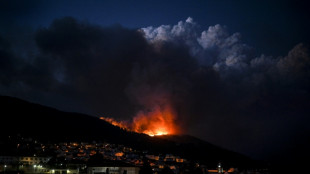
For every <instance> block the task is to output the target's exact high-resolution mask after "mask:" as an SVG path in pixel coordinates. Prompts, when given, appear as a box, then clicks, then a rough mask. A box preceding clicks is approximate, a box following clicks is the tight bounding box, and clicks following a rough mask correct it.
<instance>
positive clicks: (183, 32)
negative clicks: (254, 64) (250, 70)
mask: <svg viewBox="0 0 310 174" xmlns="http://www.w3.org/2000/svg"><path fill="white" fill-rule="evenodd" d="M142 31H143V32H144V33H145V38H146V39H147V40H148V41H149V42H150V43H156V42H173V43H177V44H185V45H187V46H188V47H189V49H190V52H191V55H192V56H193V57H195V58H197V59H198V60H199V62H200V63H201V64H202V65H207V66H213V67H214V69H215V70H217V71H219V72H222V71H225V70H226V69H230V68H233V69H239V70H240V69H244V68H246V67H247V64H246V62H247V61H248V56H247V55H246V52H247V51H248V50H249V46H247V45H246V44H243V43H241V41H240V37H241V36H240V34H239V33H234V34H232V35H229V33H228V32H227V30H226V28H225V27H223V26H221V25H219V24H216V25H214V26H210V27H209V28H208V30H204V31H202V32H200V31H199V26H198V25H197V24H196V23H195V22H194V20H193V19H192V18H191V17H188V18H187V19H186V20H185V22H183V21H180V22H178V24H176V25H173V26H170V25H161V26H159V27H157V28H156V27H152V26H150V27H146V28H142Z"/></svg>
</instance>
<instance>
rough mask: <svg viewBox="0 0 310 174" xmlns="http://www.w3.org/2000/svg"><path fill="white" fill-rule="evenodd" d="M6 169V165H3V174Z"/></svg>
mask: <svg viewBox="0 0 310 174" xmlns="http://www.w3.org/2000/svg"><path fill="white" fill-rule="evenodd" d="M6 167H7V165H4V169H3V174H5V168H6Z"/></svg>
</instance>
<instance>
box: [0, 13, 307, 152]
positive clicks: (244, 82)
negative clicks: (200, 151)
mask: <svg viewBox="0 0 310 174" xmlns="http://www.w3.org/2000/svg"><path fill="white" fill-rule="evenodd" d="M14 32H17V33H20V32H23V31H14ZM17 36H19V39H12V38H6V37H4V36H2V37H0V56H1V60H0V61H1V64H0V68H1V69H0V72H1V75H0V80H1V84H0V89H1V94H2V95H14V96H18V97H22V98H26V99H29V100H32V101H38V102H40V103H42V104H47V105H51V106H54V107H57V108H61V109H65V110H68V111H77V112H86V113H90V114H92V115H98V116H99V115H100V116H108V117H115V118H122V119H127V120H130V119H131V118H132V117H133V116H134V115H135V114H136V113H137V112H138V111H140V110H150V109H152V107H153V106H154V105H165V104H167V103H169V104H171V105H173V107H174V108H175V110H176V112H177V114H178V117H177V120H176V121H177V124H179V125H181V126H182V128H184V132H183V133H192V134H194V135H199V136H200V137H202V138H204V139H206V140H208V141H210V142H213V143H216V144H219V145H222V146H224V147H228V148H231V149H233V150H237V151H242V152H244V153H246V152H250V151H251V150H248V149H253V148H254V147H255V149H257V151H258V152H253V151H251V152H252V155H259V154H260V151H267V150H270V149H266V148H267V147H271V146H270V144H272V140H274V141H278V142H280V143H281V142H285V141H286V140H287V141H289V140H291V139H292V137H294V135H295V133H298V132H300V130H299V129H298V127H305V122H306V121H307V120H308V118H307V117H306V116H307V113H309V109H308V108H309V107H310V106H309V103H310V101H309V99H310V96H309V84H310V82H309V79H310V77H309V76H310V74H309V72H310V71H309V68H310V63H309V62H310V56H309V48H308V47H307V46H305V45H304V44H299V45H297V46H295V47H294V48H293V49H292V50H291V51H290V52H289V53H288V55H287V56H283V57H272V56H266V55H260V56H257V55H255V54H254V53H253V52H254V51H253V49H252V48H251V47H250V46H248V45H246V44H244V43H243V42H242V41H241V34H239V33H234V34H230V33H228V32H227V30H226V28H225V27H224V26H221V25H214V26H210V27H209V28H208V29H207V30H204V31H199V26H198V25H197V24H196V23H195V22H194V21H193V19H192V18H188V19H187V20H186V21H180V22H179V23H178V24H176V25H173V26H170V25H162V26H159V27H147V28H142V29H140V30H130V29H126V28H123V27H122V26H119V25H115V26H110V27H102V26H97V25H93V24H90V23H88V22H81V21H77V20H76V19H74V18H71V17H66V18H62V19H56V20H54V22H53V23H52V24H51V25H50V26H49V27H46V28H40V29H38V30H37V31H36V32H34V33H31V34H27V35H25V34H19V35H17ZM21 40H22V41H26V42H20V41H21ZM17 43H18V44H17ZM22 43H24V44H25V43H26V44H25V46H24V47H22V46H19V45H23V44H22ZM33 43H35V44H33ZM21 47H22V48H23V49H21ZM303 130H305V131H309V129H308V128H304V129H303ZM283 132H284V133H283ZM285 136H286V137H285ZM274 146H276V145H274Z"/></svg>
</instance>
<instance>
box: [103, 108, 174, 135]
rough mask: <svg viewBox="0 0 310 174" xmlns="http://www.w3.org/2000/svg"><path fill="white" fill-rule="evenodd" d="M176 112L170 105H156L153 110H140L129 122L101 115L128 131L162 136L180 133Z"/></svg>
mask: <svg viewBox="0 0 310 174" xmlns="http://www.w3.org/2000/svg"><path fill="white" fill-rule="evenodd" d="M175 118H176V114H175V113H174V111H173V109H172V108H171V107H169V106H165V107H160V106H156V107H154V108H153V109H152V110H151V111H148V112H145V111H140V112H139V113H138V114H137V115H136V116H135V117H134V118H133V120H132V122H131V123H130V124H129V123H127V122H122V121H121V122H118V121H115V120H114V119H112V118H106V117H100V119H102V120H105V121H107V122H109V123H111V124H112V125H114V126H118V127H120V128H122V129H125V130H128V131H134V132H137V133H144V134H147V135H149V136H160V135H168V134H176V133H178V129H177V126H176V124H175Z"/></svg>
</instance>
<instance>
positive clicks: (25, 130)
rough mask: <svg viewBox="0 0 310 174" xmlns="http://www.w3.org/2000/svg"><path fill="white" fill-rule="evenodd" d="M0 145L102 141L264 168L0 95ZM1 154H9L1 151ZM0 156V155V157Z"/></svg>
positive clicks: (208, 147)
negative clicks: (17, 140) (14, 139)
mask: <svg viewBox="0 0 310 174" xmlns="http://www.w3.org/2000/svg"><path fill="white" fill-rule="evenodd" d="M0 106H1V124H2V125H1V126H0V136H1V137H0V138H1V139H0V145H1V144H5V142H1V141H4V140H5V139H6V138H4V137H7V136H15V135H19V136H24V137H32V138H35V139H38V140H40V141H42V142H55V143H56V142H70V141H79V142H81V141H94V140H95V141H101V142H109V143H114V144H123V145H126V146H129V147H133V148H135V149H140V150H148V151H150V152H152V153H158V154H159V153H172V154H176V155H180V156H183V157H185V158H187V159H190V160H194V161H195V160H196V161H199V162H201V163H206V164H209V165H215V166H216V164H217V163H218V162H223V163H225V164H227V165H229V166H233V167H239V168H256V167H260V165H264V164H262V163H261V162H258V161H255V160H252V159H250V158H248V157H246V156H244V155H242V154H239V153H236V152H232V151H229V150H226V149H223V148H220V147H218V146H215V145H213V144H210V143H208V142H206V141H203V140H200V139H198V138H195V137H193V136H190V135H168V136H157V137H150V136H148V135H145V134H139V133H135V132H128V131H126V130H123V129H121V128H119V127H116V126H113V125H111V124H110V123H108V122H105V121H103V120H100V119H98V118H96V117H92V116H89V115H85V114H78V113H70V112H63V111H59V110H56V109H53V108H49V107H46V106H42V105H39V104H34V103H30V102H27V101H24V100H20V99H17V98H12V97H7V96H0ZM0 151H1V154H4V155H10V154H8V153H10V151H9V150H7V149H4V148H0ZM1 154H0V155H1Z"/></svg>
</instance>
